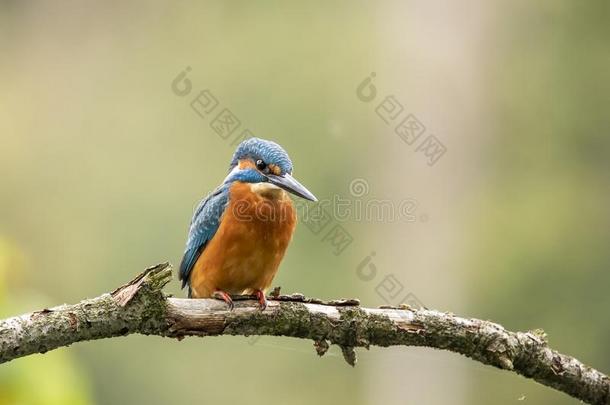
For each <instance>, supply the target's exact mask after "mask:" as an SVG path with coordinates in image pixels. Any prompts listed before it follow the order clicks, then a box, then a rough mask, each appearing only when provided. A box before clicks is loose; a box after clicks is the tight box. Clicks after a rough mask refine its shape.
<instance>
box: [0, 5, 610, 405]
mask: <svg viewBox="0 0 610 405" xmlns="http://www.w3.org/2000/svg"><path fill="white" fill-rule="evenodd" d="M608 11H609V9H608V3H607V2H605V1H603V0H599V1H593V0H591V1H586V2H584V1H559V0H558V1H555V0H553V1H551V0H549V1H539V2H531V1H525V0H522V1H489V2H474V1H465V2H451V1H439V2H427V1H406V2H400V1H384V2H376V3H374V2H364V1H337V2H332V3H331V2H323V1H310V2H284V3H281V4H280V3H279V2H256V3H255V2H248V1H233V2H221V1H218V2H217V1H206V2H129V3H127V2H118V1H110V2H104V3H99V2H97V3H94V2H78V1H65V2H44V1H43V2H20V1H2V2H1V3H0V83H1V86H0V193H1V194H0V316H9V315H15V314H18V313H22V312H27V311H32V310H36V309H39V308H42V307H44V306H53V305H58V304H61V303H64V302H68V303H71V302H76V301H78V300H80V299H83V298H86V297H92V296H96V295H99V294H100V293H102V292H105V291H109V290H111V289H113V288H115V287H117V286H118V285H120V284H121V283H123V282H125V281H127V280H128V279H130V278H131V277H132V276H133V275H135V274H136V273H137V272H139V271H140V270H142V269H143V268H145V267H147V266H149V265H152V264H155V263H158V262H162V261H166V260H170V261H171V262H173V263H175V264H176V263H178V262H179V260H180V257H181V253H182V250H183V246H184V241H185V237H186V232H187V227H188V222H189V220H190V216H191V214H192V210H193V207H194V206H195V204H196V203H197V201H198V200H199V199H200V198H201V197H203V196H204V195H205V194H206V193H207V192H208V191H210V190H211V189H212V188H214V187H215V186H216V185H217V184H218V183H219V182H220V181H221V180H222V179H223V178H224V176H225V174H226V170H227V166H228V162H229V159H230V157H231V154H232V152H233V149H234V145H231V142H232V141H233V138H234V137H236V136H237V135H238V133H239V132H241V131H242V130H243V129H245V128H247V129H249V130H250V131H251V132H252V133H254V134H255V135H258V136H261V137H265V138H270V139H273V140H276V141H277V142H279V143H281V144H282V145H283V146H284V147H285V148H286V149H287V150H288V151H289V152H290V153H291V156H292V158H293V160H294V162H295V166H296V174H297V175H298V176H297V177H298V178H299V179H300V180H302V182H303V183H304V184H306V185H307V186H308V187H309V188H310V189H311V190H313V191H314V192H315V193H316V194H317V195H318V196H319V197H320V198H323V199H329V198H332V196H335V195H336V196H340V197H341V198H346V199H349V200H350V201H354V200H355V199H356V200H361V201H364V202H365V203H366V202H367V201H370V200H371V199H374V200H375V199H376V200H383V201H390V202H391V203H393V204H395V205H397V204H399V203H400V202H402V201H407V200H408V201H415V204H414V205H413V206H412V207H414V208H412V209H410V213H411V214H412V215H411V216H410V217H409V219H408V220H389V219H387V218H385V219H382V220H366V219H362V218H361V219H358V218H354V217H351V218H348V219H347V220H345V221H343V220H342V221H339V220H338V219H337V218H333V219H332V223H331V224H330V225H329V228H326V229H325V230H323V231H321V232H320V233H317V234H316V233H315V232H313V231H312V230H311V229H310V228H309V227H308V226H305V225H304V224H301V226H300V227H299V229H298V230H297V233H296V235H295V239H294V242H293V244H292V246H291V248H290V250H289V252H288V255H287V257H286V259H285V261H284V263H283V266H282V269H281V271H280V273H279V275H278V277H277V278H276V284H277V285H281V286H282V288H283V290H284V292H296V291H299V292H302V293H304V294H306V295H309V296H316V297H322V298H336V297H353V296H357V297H360V298H361V300H362V301H363V303H364V304H366V305H367V306H376V305H381V304H386V303H387V300H390V301H394V302H391V303H394V304H397V303H398V302H399V301H401V300H403V299H407V300H410V301H412V302H420V303H422V304H423V305H425V306H427V307H429V308H435V309H440V310H448V311H452V312H454V313H457V314H462V315H464V316H472V317H478V318H484V319H493V320H494V321H497V322H499V323H502V324H503V325H505V326H506V327H508V328H510V329H516V330H529V329H535V328H543V329H544V330H545V331H546V332H547V333H548V335H549V340H550V343H551V344H552V346H553V347H554V348H556V349H558V350H560V351H562V352H564V353H567V354H571V355H574V356H576V357H578V358H580V359H581V360H583V361H584V362H586V363H588V364H590V365H592V366H595V367H596V368H598V369H600V370H602V371H605V372H609V371H610V346H609V345H608V342H609V341H610V316H609V309H610V294H609V293H608V291H609V288H608V287H609V286H610V272H609V271H608V265H609V264H610V249H608V241H609V240H610V214H609V212H608V207H609V206H610V205H609V203H610V187H609V184H610V182H609V180H610V178H609V174H610V170H609V169H610V167H609V166H610V165H609V159H610V137H609V134H608V132H609V129H610V126H609V124H610V119H609V117H608V105H609V103H608V101H609V100H608V94H609V93H610V75H609V71H610V25H609V24H608V17H609V13H608ZM187 67H190V69H191V70H190V72H189V73H188V79H189V80H190V82H191V85H192V91H191V93H190V94H188V95H186V96H179V95H177V94H175V92H174V91H173V90H172V81H173V80H174V78H176V76H177V75H178V74H180V73H181V72H182V71H183V70H184V69H186V68H187ZM372 72H374V73H375V77H374V81H373V85H374V86H375V89H376V90H377V95H376V98H375V99H374V100H373V101H371V102H364V101H362V100H361V99H360V98H358V97H357V94H356V88H357V87H358V85H359V84H360V83H361V82H362V81H363V80H364V79H366V78H367V77H369V75H370V74H371V73H372ZM204 89H208V90H209V91H210V92H211V93H213V95H214V96H215V97H216V98H217V99H218V101H219V103H220V106H219V107H218V108H219V109H220V108H229V109H230V110H231V111H232V112H233V113H234V114H235V116H237V117H238V118H239V120H240V121H241V126H240V128H239V129H238V130H237V132H236V133H235V134H233V136H232V138H230V139H228V140H225V139H222V138H221V137H220V136H218V135H217V134H216V133H215V132H214V130H212V129H211V127H210V122H211V121H212V119H213V118H214V115H215V114H213V115H210V116H204V117H200V116H199V115H198V114H197V113H195V112H194V111H193V109H192V108H191V105H190V103H191V101H192V100H193V99H194V98H195V97H196V96H197V94H198V93H199V92H200V91H201V90H204ZM389 95H393V96H394V97H395V99H396V100H398V101H399V102H400V103H401V104H402V105H403V107H404V114H407V113H411V114H414V116H416V117H417V119H418V120H419V121H420V122H421V123H422V124H423V125H424V126H425V127H426V132H425V135H424V137H425V136H428V135H434V136H436V138H437V139H438V140H439V141H440V142H442V144H443V145H444V147H445V148H446V153H445V154H444V155H443V156H442V157H441V158H440V159H439V160H438V161H437V162H436V163H435V164H434V165H429V164H428V158H427V157H426V155H425V154H424V153H423V152H422V151H421V150H420V151H417V145H418V144H419V143H420V141H421V140H422V139H423V138H421V139H420V140H419V141H418V142H417V143H416V144H414V145H408V144H407V143H405V142H404V141H403V140H402V139H401V138H400V137H399V136H397V135H396V133H394V126H395V125H390V124H386V123H384V121H383V120H382V119H381V118H380V117H379V116H378V115H377V113H376V108H377V106H378V105H379V104H380V102H381V101H382V100H383V99H384V98H385V97H386V96H389ZM219 109H218V110H216V111H215V112H214V113H216V112H218V111H219ZM355 179H356V180H358V181H359V182H360V184H364V185H365V186H366V189H365V190H364V192H362V193H361V194H362V195H360V194H359V197H358V198H355V197H354V195H353V194H354V192H353V191H354V190H350V185H353V184H354V180H355ZM361 190H362V189H361ZM359 193H360V191H359ZM335 225H340V226H342V229H343V230H345V232H347V234H348V235H349V237H350V238H351V239H352V243H350V244H349V245H348V246H347V247H345V249H344V250H343V251H342V252H341V253H340V254H335V253H337V249H336V246H333V245H332V243H330V241H329V240H328V238H327V239H326V240H325V234H326V232H327V231H328V230H330V227H332V226H335ZM367 260H368V262H367ZM364 264H366V267H364V268H365V269H368V270H367V271H372V270H371V269H373V270H374V277H373V279H372V280H368V281H367V280H365V279H364V278H363V277H362V276H361V275H359V274H360V273H358V269H362V268H363V267H359V266H363V265H364ZM371 266H372V267H371ZM169 290H170V291H171V292H172V293H174V294H176V295H179V296H181V295H183V294H184V293H183V292H181V291H180V290H179V288H178V283H177V281H176V282H173V283H172V285H171V287H170V288H169ZM409 294H410V295H409ZM238 401H247V402H248V403H249V404H253V405H254V404H264V403H269V402H270V401H277V402H278V403H294V404H309V403H320V404H348V403H349V404H380V403H384V404H406V403H413V404H447V403H451V404H487V403H492V402H493V403H496V404H513V403H531V404H571V403H576V401H575V400H572V399H570V398H569V397H567V396H565V395H563V394H560V393H558V392H556V391H553V390H551V389H548V388H545V387H543V386H540V385H538V384H536V383H534V382H532V381H527V380H525V379H523V378H521V377H518V376H516V375H514V374H512V373H507V372H502V371H498V370H496V369H493V368H490V367H485V366H483V365H480V364H478V363H475V362H473V361H471V360H468V359H466V358H463V357H461V356H458V355H456V354H453V353H448V352H441V351H434V350H431V349H419V348H396V349H378V348H372V349H371V350H370V351H364V350H359V363H358V365H357V367H356V368H351V367H349V366H347V365H346V364H345V363H344V361H343V359H342V358H341V354H340V351H338V350H337V349H336V348H333V349H332V350H331V351H330V353H329V355H327V356H325V357H323V358H318V357H317V356H316V355H315V352H314V350H313V348H312V345H311V342H306V341H298V340H292V339H286V338H284V339H282V338H271V337H263V338H260V339H252V338H250V339H247V338H243V337H222V338H206V339H204V340H201V339H186V340H184V341H182V342H177V341H173V340H167V339H161V338H155V337H142V336H129V337H126V338H120V339H112V340H107V341H99V342H90V343H83V344H77V345H74V346H72V347H70V348H64V349H60V350H57V351H54V352H52V353H48V354H45V355H43V356H41V355H39V356H32V357H29V358H24V359H19V360H16V361H14V362H11V363H9V364H5V365H2V366H0V404H2V405H4V404H117V403H129V404H137V403H147V404H167V403H220V402H223V403H236V402H238ZM521 401H523V402H521Z"/></svg>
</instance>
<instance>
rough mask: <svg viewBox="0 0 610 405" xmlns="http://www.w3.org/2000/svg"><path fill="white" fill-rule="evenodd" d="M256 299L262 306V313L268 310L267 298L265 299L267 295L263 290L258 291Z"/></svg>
mask: <svg viewBox="0 0 610 405" xmlns="http://www.w3.org/2000/svg"><path fill="white" fill-rule="evenodd" d="M256 299H257V300H258V303H259V305H260V308H261V311H264V310H265V308H267V298H266V297H265V293H264V292H263V291H261V290H256Z"/></svg>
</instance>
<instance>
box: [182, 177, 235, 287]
mask: <svg viewBox="0 0 610 405" xmlns="http://www.w3.org/2000/svg"><path fill="white" fill-rule="evenodd" d="M230 187H231V183H224V184H223V185H221V186H220V187H218V188H217V189H216V190H214V191H213V192H212V193H210V194H209V195H208V196H207V197H205V198H204V199H203V200H201V202H200V203H199V205H198V206H197V209H196V210H195V214H194V215H193V219H192V221H191V226H190V229H189V236H188V239H187V242H186V250H185V251H184V257H183V258H182V262H181V263H180V273H179V277H180V280H182V288H184V287H185V286H186V285H187V284H188V281H189V276H190V273H191V270H192V269H193V266H194V265H195V262H196V261H197V259H198V258H199V255H200V254H201V252H202V251H203V249H205V245H206V244H207V243H208V242H209V241H210V240H211V239H212V238H213V237H214V234H215V233H216V231H217V230H218V227H219V226H220V218H221V217H222V214H223V213H224V211H225V208H226V207H227V204H228V202H229V189H230Z"/></svg>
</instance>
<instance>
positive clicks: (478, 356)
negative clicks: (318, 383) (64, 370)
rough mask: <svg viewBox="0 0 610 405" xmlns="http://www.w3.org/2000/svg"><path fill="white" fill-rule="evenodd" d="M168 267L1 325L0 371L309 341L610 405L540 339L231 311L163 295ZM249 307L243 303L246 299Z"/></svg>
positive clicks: (400, 316)
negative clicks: (433, 362)
mask: <svg viewBox="0 0 610 405" xmlns="http://www.w3.org/2000/svg"><path fill="white" fill-rule="evenodd" d="M171 278H172V268H171V266H170V265H169V264H168V263H165V264H160V265H157V266H154V267H151V268H149V269H147V270H146V271H144V273H142V274H140V275H139V276H138V277H136V278H135V279H134V280H132V281H131V282H129V283H128V284H126V285H124V286H122V287H120V288H118V289H116V290H115V291H113V292H112V293H108V294H104V295H101V296H99V297H97V298H93V299H88V300H84V301H81V302H80V303H78V304H75V305H63V306H60V307H55V308H51V309H43V310H41V311H37V312H33V313H30V314H25V315H21V316H18V317H14V318H9V319H5V320H2V321H0V363H5V362H8V361H11V360H14V359H16V358H19V357H23V356H27V355H30V354H34V353H45V352H47V351H49V350H53V349H56V348H59V347H63V346H69V345H70V344H72V343H75V342H81V341H86V340H95V339H104V338H110V337H114V336H124V335H129V334H132V333H140V334H144V335H157V336H164V337H172V338H177V339H182V338H184V337H186V336H213V335H242V336H250V335H271V336H291V337H296V338H302V339H311V340H313V342H314V346H315V350H316V351H317V353H318V354H319V355H320V356H322V355H324V353H326V351H327V350H328V347H329V344H335V345H338V346H339V347H341V350H342V352H343V355H344V358H345V360H346V361H347V362H348V363H349V364H351V365H354V364H355V363H356V353H355V350H354V348H355V347H365V348H368V347H369V346H371V345H375V346H382V347H387V346H395V345H404V346H427V347H432V348H437V349H445V350H449V351H452V352H456V353H460V354H463V355H465V356H467V357H469V358H471V359H473V360H476V361H479V362H481V363H483V364H488V365H491V366H494V367H497V368H501V369H504V370H509V371H512V372H515V373H518V374H520V375H522V376H524V377H527V378H531V379H533V380H536V381H538V382H539V383H541V384H544V385H546V386H549V387H552V388H555V389H557V390H559V391H563V392H565V393H566V394H569V395H571V396H573V397H575V398H578V399H580V400H582V401H585V402H587V403H590V404H600V405H601V404H603V405H608V404H610V379H609V378H608V376H606V375H605V374H603V373H601V372H599V371H597V370H595V369H592V368H591V367H588V366H586V365H584V364H583V363H581V362H580V361H578V360H577V359H575V358H573V357H570V356H566V355H563V354H561V353H558V352H557V351H555V350H552V349H550V348H549V347H548V345H547V341H546V336H545V335H544V333H543V332H541V331H534V332H511V331H507V330H506V329H504V328H503V327H502V326H500V325H498V324H496V323H492V322H488V321H483V320H478V319H467V318H460V317H457V316H455V315H453V314H449V313H445V312H439V311H433V310H427V309H414V308H409V307H408V306H403V307H399V308H374V309H373V308H362V307H360V306H359V303H358V301H357V300H335V301H328V302H323V301H320V300H316V299H307V298H305V297H303V296H301V295H298V294H295V295H291V296H281V295H280V296H275V297H272V298H271V299H270V301H269V305H268V306H267V309H266V310H265V311H263V312H261V311H260V310H259V307H258V304H257V303H256V301H254V300H248V299H246V300H238V301H237V302H236V305H235V309H234V310H233V311H228V310H227V306H226V305H225V304H224V303H223V302H221V301H217V300H212V299H202V300H195V299H179V298H170V297H167V296H166V295H165V294H163V292H162V289H163V287H164V286H165V285H166V284H167V283H169V282H170V281H171ZM246 298H247V297H246Z"/></svg>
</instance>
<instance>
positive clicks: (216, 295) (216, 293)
mask: <svg viewBox="0 0 610 405" xmlns="http://www.w3.org/2000/svg"><path fill="white" fill-rule="evenodd" d="M212 296H213V297H214V298H216V299H217V300H223V301H224V302H226V303H227V305H228V306H229V311H233V308H234V307H235V305H234V304H233V299H231V296H230V295H229V294H227V293H226V292H224V291H222V290H216V291H214V294H212Z"/></svg>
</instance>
